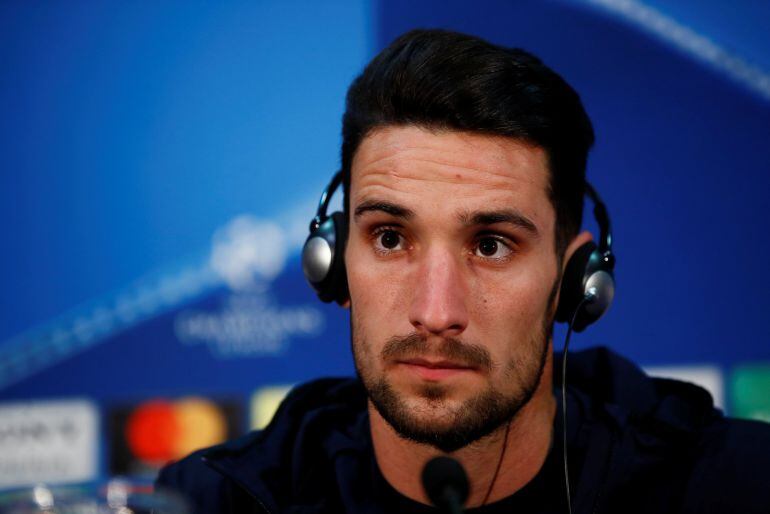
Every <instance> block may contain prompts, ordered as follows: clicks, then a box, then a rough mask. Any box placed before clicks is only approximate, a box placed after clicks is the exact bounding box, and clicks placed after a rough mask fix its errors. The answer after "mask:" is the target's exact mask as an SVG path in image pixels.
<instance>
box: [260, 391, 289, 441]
mask: <svg viewBox="0 0 770 514" xmlns="http://www.w3.org/2000/svg"><path fill="white" fill-rule="evenodd" d="M292 387H293V386H290V385H272V386H266V387H261V388H259V389H257V390H256V391H255V392H254V394H253V395H251V429H252V430H261V429H263V428H265V427H266V426H267V425H268V423H270V420H272V419H273V415H275V411H277V410H278V407H279V406H280V405H281V402H282V401H283V399H284V398H286V395H287V394H289V391H291V388H292Z"/></svg>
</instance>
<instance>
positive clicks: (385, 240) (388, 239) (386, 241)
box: [380, 230, 401, 250]
mask: <svg viewBox="0 0 770 514" xmlns="http://www.w3.org/2000/svg"><path fill="white" fill-rule="evenodd" d="M400 241H401V237H400V236H399V235H398V232H394V231H392V230H385V231H384V232H383V233H382V234H381V235H380V244H381V245H382V247H383V248H387V249H388V250H392V249H394V248H395V247H397V246H398V243H399V242H400Z"/></svg>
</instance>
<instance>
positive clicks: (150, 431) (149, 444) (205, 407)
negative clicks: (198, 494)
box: [125, 397, 227, 466]
mask: <svg viewBox="0 0 770 514" xmlns="http://www.w3.org/2000/svg"><path fill="white" fill-rule="evenodd" d="M125 435H126V442H127V443H128V447H129V449H130V450H131V453H133V454H134V455H135V456H136V458H138V459H139V460H142V461H144V462H146V463H147V464H151V465H156V466H157V465H161V464H164V463H166V462H168V461H170V460H176V459H180V458H182V457H184V456H185V455H187V454H188V453H190V452H192V451H195V450H198V449H200V448H204V447H206V446H211V445H213V444H218V443H221V442H222V441H224V440H225V438H226V437H227V421H226V420H225V416H224V414H223V413H222V411H221V409H220V408H219V407H218V406H217V405H216V404H214V403H213V402H211V401H210V400H206V399H204V398H198V397H189V398H182V399H180V400H177V401H167V400H152V401H148V402H145V403H143V404H141V405H139V406H138V407H137V408H136V409H134V411H133V412H132V413H131V415H130V416H129V418H128V421H127V423H126V429H125Z"/></svg>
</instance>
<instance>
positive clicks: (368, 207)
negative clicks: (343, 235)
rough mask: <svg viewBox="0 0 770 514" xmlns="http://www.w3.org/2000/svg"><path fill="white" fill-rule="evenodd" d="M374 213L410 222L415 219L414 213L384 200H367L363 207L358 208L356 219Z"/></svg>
mask: <svg viewBox="0 0 770 514" xmlns="http://www.w3.org/2000/svg"><path fill="white" fill-rule="evenodd" d="M372 211H379V212H384V213H387V214H390V215H391V216H395V217H396V218H401V219H403V220H408V219H410V218H412V217H414V211H412V210H410V209H407V208H406V207H402V206H400V205H397V204H395V203H391V202H384V201H382V200H367V201H365V202H363V203H362V204H361V205H359V206H358V207H356V210H355V217H356V218H359V217H361V215H363V214H364V213H367V212H372Z"/></svg>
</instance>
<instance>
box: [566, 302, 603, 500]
mask: <svg viewBox="0 0 770 514" xmlns="http://www.w3.org/2000/svg"><path fill="white" fill-rule="evenodd" d="M594 298H596V296H595V293H593V292H589V293H588V294H586V295H585V296H584V297H583V299H582V300H581V301H580V303H579V304H578V306H577V308H575V312H574V313H573V314H572V319H571V320H570V323H569V326H568V327H567V337H566V338H565V339H564V350H563V352H562V357H561V435H562V452H563V455H564V489H565V491H566V493H567V512H568V513H569V514H572V497H571V496H570V488H569V467H568V466H567V352H568V350H569V340H570V337H571V336H572V326H573V325H574V324H575V320H576V319H577V316H578V313H579V312H580V309H582V308H583V305H585V304H586V303H588V302H590V301H592V300H593V299H594Z"/></svg>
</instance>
